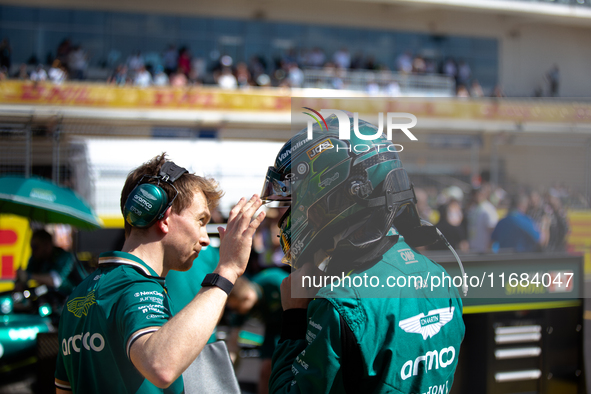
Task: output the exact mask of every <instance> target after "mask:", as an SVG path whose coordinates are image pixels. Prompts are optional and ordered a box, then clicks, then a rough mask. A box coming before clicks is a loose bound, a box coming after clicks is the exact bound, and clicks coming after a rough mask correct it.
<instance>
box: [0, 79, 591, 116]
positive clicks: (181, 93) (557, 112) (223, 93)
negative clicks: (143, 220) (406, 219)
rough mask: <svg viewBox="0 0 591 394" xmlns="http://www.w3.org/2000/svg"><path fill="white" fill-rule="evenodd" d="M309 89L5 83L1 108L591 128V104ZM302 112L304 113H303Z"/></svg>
mask: <svg viewBox="0 0 591 394" xmlns="http://www.w3.org/2000/svg"><path fill="white" fill-rule="evenodd" d="M304 94H306V93H305V90H297V91H295V90H294V91H291V90H289V89H281V88H252V89H236V90H223V89H219V88H216V87H203V86H190V87H184V88H175V87H170V86H165V87H149V88H139V87H134V86H114V85H107V84H104V83H64V84H63V85H54V84H52V83H49V82H45V83H36V82H32V81H2V82H0V103H2V104H29V105H40V106H67V107H72V106H73V107H90V108H129V109H171V110H172V109H185V110H186V109H192V110H217V111H238V112H244V111H247V112H253V113H260V112H267V113H268V112H290V111H291V104H292V95H293V97H294V106H297V107H298V108H299V107H310V108H317V109H321V108H341V109H347V110H348V111H352V112H358V113H360V114H377V113H379V112H405V113H412V114H413V115H415V116H416V117H418V118H419V119H454V120H481V121H511V122H534V123H538V122H539V123H547V122H550V123H568V124H570V123H572V124H577V123H579V124H581V123H585V124H588V123H591V104H589V103H583V102H581V103H578V102H548V101H535V100H523V99H488V100H463V99H457V98H453V97H452V98H404V99H399V98H380V99H368V98H367V97H355V98H338V97H335V98H314V97H297V96H302V95H304ZM298 112H299V111H298Z"/></svg>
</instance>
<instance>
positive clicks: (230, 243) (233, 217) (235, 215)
mask: <svg viewBox="0 0 591 394" xmlns="http://www.w3.org/2000/svg"><path fill="white" fill-rule="evenodd" d="M262 203H263V202H262V200H261V199H260V198H259V196H258V195H256V194H255V195H253V196H252V198H251V199H250V200H248V201H247V200H246V199H245V198H244V197H243V198H241V199H240V201H239V202H238V204H236V206H234V208H232V210H231V211H230V216H229V218H228V224H227V225H226V229H224V228H222V227H218V231H219V232H220V240H221V243H220V261H219V263H218V267H217V269H216V271H215V272H216V273H219V274H220V275H221V276H223V277H225V278H226V279H228V280H229V281H231V282H232V283H234V282H235V281H236V279H237V278H238V277H239V276H240V275H242V274H243V273H244V270H245V269H246V264H247V263H248V258H249V256H250V250H251V248H252V237H253V236H254V233H255V231H256V229H257V228H258V227H259V225H260V224H261V222H262V221H263V219H264V218H265V213H264V212H261V213H260V214H258V215H257V216H256V217H255V218H254V219H252V217H253V215H254V214H255V212H256V211H257V210H258V209H259V208H260V207H261V205H262Z"/></svg>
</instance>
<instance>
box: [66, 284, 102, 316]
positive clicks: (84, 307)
mask: <svg viewBox="0 0 591 394" xmlns="http://www.w3.org/2000/svg"><path fill="white" fill-rule="evenodd" d="M92 304H96V301H95V298H94V290H93V291H91V292H90V293H88V294H86V297H76V298H74V299H72V300H70V301H68V311H69V312H72V313H73V314H74V316H76V317H80V316H82V315H83V314H84V316H86V314H87V313H88V308H90V306H91V305H92Z"/></svg>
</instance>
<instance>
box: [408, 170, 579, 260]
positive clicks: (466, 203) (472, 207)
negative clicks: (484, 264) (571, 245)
mask: <svg viewBox="0 0 591 394" xmlns="http://www.w3.org/2000/svg"><path fill="white" fill-rule="evenodd" d="M415 191H416V195H417V200H418V203H417V206H418V208H419V214H420V215H421V217H423V218H426V219H431V220H434V222H435V225H436V226H437V227H438V228H439V229H440V230H441V232H442V233H443V235H444V236H445V237H446V239H447V240H448V241H449V243H450V244H451V246H453V247H454V248H455V249H457V250H460V251H464V252H473V253H490V252H493V253H497V252H541V251H544V252H565V251H567V235H568V234H569V231H570V226H569V221H568V218H567V208H585V209H586V208H587V204H586V203H585V201H584V198H582V199H580V201H579V200H577V196H576V195H574V194H573V193H571V192H570V191H568V190H567V189H566V188H564V187H561V186H553V187H550V188H548V189H546V190H544V191H543V192H540V191H538V190H526V189H525V188H518V189H517V190H514V191H512V192H507V191H505V190H504V189H502V188H500V187H496V186H494V185H492V184H491V183H489V182H486V181H485V182H482V183H480V185H479V186H478V187H476V188H473V189H472V190H470V191H469V192H467V193H465V192H464V191H463V190H462V189H461V188H459V187H457V186H451V187H447V188H445V189H443V190H441V191H439V192H438V191H437V190H436V189H435V188H417V189H415ZM435 218H437V219H435ZM429 249H432V250H440V249H447V247H446V245H445V244H444V243H443V242H437V243H436V244H434V245H431V246H430V247H429Z"/></svg>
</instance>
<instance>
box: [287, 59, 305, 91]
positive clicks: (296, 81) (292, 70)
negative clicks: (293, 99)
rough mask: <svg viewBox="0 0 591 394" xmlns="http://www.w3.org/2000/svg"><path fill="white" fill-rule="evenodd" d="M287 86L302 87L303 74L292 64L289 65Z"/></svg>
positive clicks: (296, 65)
mask: <svg viewBox="0 0 591 394" xmlns="http://www.w3.org/2000/svg"><path fill="white" fill-rule="evenodd" d="M287 79H288V80H289V86H291V87H292V88H301V87H302V86H303V85H304V72H303V71H302V70H301V69H300V68H299V67H298V64H297V63H295V62H293V63H290V65H289V74H288V75H287Z"/></svg>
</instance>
